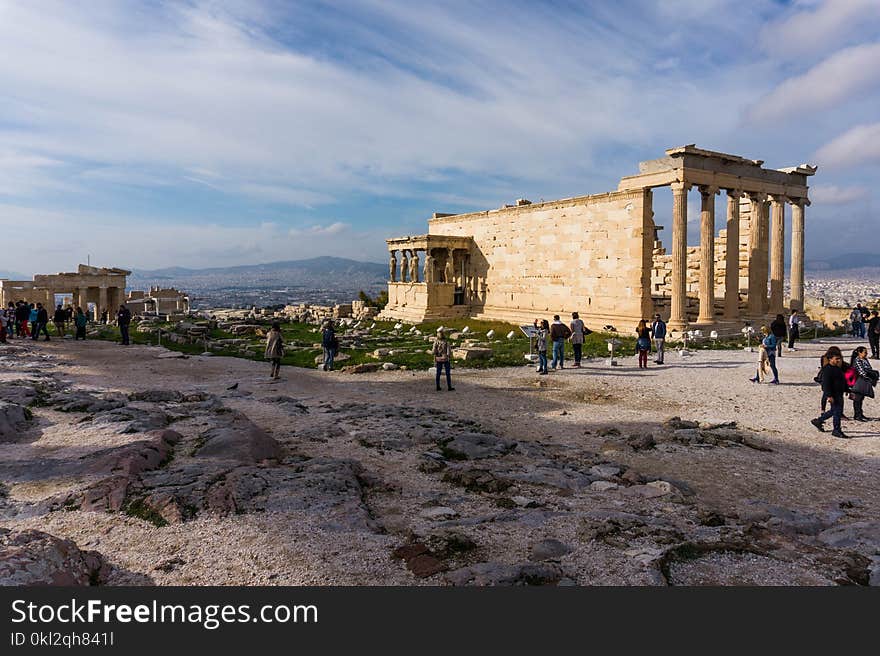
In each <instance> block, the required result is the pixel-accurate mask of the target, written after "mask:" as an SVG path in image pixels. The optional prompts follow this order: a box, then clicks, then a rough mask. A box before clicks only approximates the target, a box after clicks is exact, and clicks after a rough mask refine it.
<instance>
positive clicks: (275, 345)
mask: <svg viewBox="0 0 880 656" xmlns="http://www.w3.org/2000/svg"><path fill="white" fill-rule="evenodd" d="M283 357H284V340H283V338H282V335H281V324H280V323H278V322H277V321H276V322H274V323H273V324H272V328H271V329H270V330H269V333H268V334H267V335H266V359H267V360H270V361H271V362H272V373H271V374H270V378H273V379H275V380H278V376H280V375H281V358H283Z"/></svg>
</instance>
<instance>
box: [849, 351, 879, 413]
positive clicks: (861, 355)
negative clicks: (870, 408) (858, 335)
mask: <svg viewBox="0 0 880 656" xmlns="http://www.w3.org/2000/svg"><path fill="white" fill-rule="evenodd" d="M849 364H850V370H849V371H848V372H847V373H849V372H850V371H851V372H853V375H852V376H851V377H850V380H852V383H851V385H850V398H852V402H853V419H855V420H856V421H869V419H868V418H867V417H865V413H864V410H863V404H864V402H865V397H866V396H867V397H868V398H871V399H873V398H874V385H876V384H877V377H878V372H877V370H875V369H874V368H873V367H872V366H871V363H870V362H868V349H866V348H865V347H864V346H859V347H858V348H857V349H855V350H854V351H853V352H852V357H851V358H850V361H849ZM847 382H849V381H847Z"/></svg>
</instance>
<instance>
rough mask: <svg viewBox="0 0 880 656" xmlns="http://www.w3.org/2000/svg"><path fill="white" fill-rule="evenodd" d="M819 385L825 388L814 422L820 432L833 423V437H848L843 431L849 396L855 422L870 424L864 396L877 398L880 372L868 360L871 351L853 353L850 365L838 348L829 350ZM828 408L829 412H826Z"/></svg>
mask: <svg viewBox="0 0 880 656" xmlns="http://www.w3.org/2000/svg"><path fill="white" fill-rule="evenodd" d="M820 366H821V368H820V370H819V374H818V375H817V376H816V379H815V380H816V382H817V383H819V384H820V385H821V386H822V402H821V407H822V414H820V415H819V416H818V417H816V418H815V419H813V420H811V423H812V424H813V426H815V427H816V428H817V429H818V430H819V431H822V432H824V431H825V426H824V424H825V422H826V421H827V420H828V419H831V421H832V428H833V430H832V431H831V434H832V435H833V436H834V437H841V438H847V437H849V436H848V435H846V434H845V433H844V432H843V431H842V430H841V420H842V419H846V417H845V416H844V414H843V411H844V408H843V404H844V398H845V396H847V395H849V397H850V399H852V402H853V416H852V418H853V420H854V421H869V419H868V418H867V417H866V416H865V412H864V401H865V397H868V398H874V387H875V386H876V385H877V380H878V378H880V372H878V371H877V370H876V369H874V368H873V367H872V366H871V363H870V362H869V361H868V349H866V348H865V347H864V346H859V347H858V348H856V349H855V350H853V352H852V355H851V356H850V360H849V363H848V364H847V363H846V362H845V361H844V358H843V353H842V352H841V350H840V349H839V348H838V347H837V346H832V347H830V348H829V349H828V350H827V351H826V352H825V354H824V355H823V356H822V359H821V361H820ZM826 408H827V410H826Z"/></svg>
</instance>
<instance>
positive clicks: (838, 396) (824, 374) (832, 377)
mask: <svg viewBox="0 0 880 656" xmlns="http://www.w3.org/2000/svg"><path fill="white" fill-rule="evenodd" d="M826 355H827V356H828V357H827V359H828V364H826V365H825V366H824V367H822V371H821V372H820V374H819V377H820V378H821V380H822V393H823V395H825V396H826V397H827V399H828V401H829V402H830V403H831V407H830V408H829V409H828V410H827V411H826V412H823V413H822V414H821V415H819V416H818V417H816V418H815V419H811V420H810V423H811V424H813V426H815V427H816V429H817V430H819V431H820V432H823V433H824V432H825V427H824V423H825V421H826V420H828V419H831V420H832V426H833V427H834V430H832V431H831V434H832V435H833V436H834V437H840V438H843V439H846V438H847V437H849V436H848V435H845V434H844V433H843V431H842V430H841V429H840V419H841V417H842V416H843V395H844V394H845V393H846V378H845V377H844V375H843V369H842V366H843V358H842V357H841V355H840V354H839V353H827V354H826Z"/></svg>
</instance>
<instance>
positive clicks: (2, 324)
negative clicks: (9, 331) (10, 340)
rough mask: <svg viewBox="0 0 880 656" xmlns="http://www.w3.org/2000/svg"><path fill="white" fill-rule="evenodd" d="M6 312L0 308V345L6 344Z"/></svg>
mask: <svg viewBox="0 0 880 656" xmlns="http://www.w3.org/2000/svg"><path fill="white" fill-rule="evenodd" d="M6 324H7V321H6V310H5V309H3V308H2V307H0V344H5V343H6Z"/></svg>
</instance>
